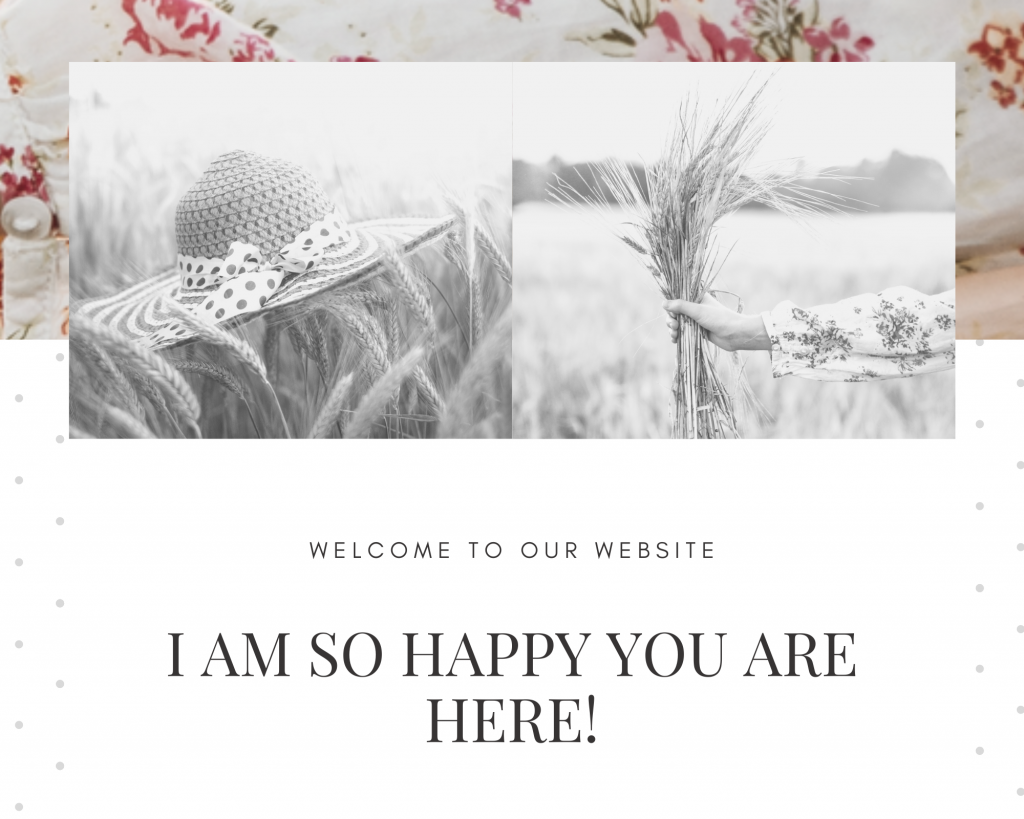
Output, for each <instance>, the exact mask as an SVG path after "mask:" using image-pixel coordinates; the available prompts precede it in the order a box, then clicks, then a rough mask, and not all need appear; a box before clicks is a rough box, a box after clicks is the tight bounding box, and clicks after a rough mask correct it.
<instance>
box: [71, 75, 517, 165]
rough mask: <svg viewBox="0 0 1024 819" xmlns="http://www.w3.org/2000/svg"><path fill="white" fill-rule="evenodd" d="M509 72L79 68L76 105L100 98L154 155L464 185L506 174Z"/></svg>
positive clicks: (115, 120)
mask: <svg viewBox="0 0 1024 819" xmlns="http://www.w3.org/2000/svg"><path fill="white" fill-rule="evenodd" d="M510 86H511V66H509V65H507V64H480V65H474V66H473V67H472V69H471V70H470V69H467V68H466V67H465V66H462V65H457V64H444V63H442V64H431V63H424V64H417V65H415V66H412V65H403V64H399V63H395V64H390V63H359V64H356V63H263V64H260V63H252V64H242V63H204V64H199V63H173V64H168V63H72V65H71V96H72V98H73V99H83V98H88V97H90V96H92V94H93V93H98V94H99V95H100V96H101V97H102V98H103V99H104V100H105V101H106V102H107V103H108V104H109V106H110V108H109V110H110V111H111V114H112V115H111V117H110V118H109V119H111V120H112V121H113V123H114V124H115V125H116V127H117V128H119V129H120V130H122V131H129V132H131V133H132V134H133V135H134V136H135V137H137V141H138V142H140V144H143V145H144V146H145V148H146V149H147V150H149V151H150V152H152V153H163V154H164V155H167V156H170V155H173V152H174V151H175V150H177V149H179V148H180V146H181V145H182V144H183V143H191V144H195V145H201V146H202V147H203V148H204V149H209V150H210V151H212V152H213V153H219V152H221V151H229V150H233V149H235V148H238V149H242V150H251V151H256V152H259V153H264V154H268V155H272V156H278V157H282V158H293V159H295V160H296V161H301V159H302V158H303V157H306V156H309V155H310V154H315V153H318V152H319V153H321V154H324V155H333V157H334V158H335V159H336V160H337V161H338V163H339V164H340V165H346V164H350V165H358V166H360V168H361V169H362V170H368V169H370V168H373V167H375V168H378V169H380V170H382V171H386V172H387V173H388V174H389V175H391V176H397V175H401V174H416V175H417V176H419V177H423V176H431V177H432V178H436V179H438V180H440V181H444V182H454V183H459V184H461V183H462V182H464V181H467V178H472V177H480V178H483V179H487V180H490V179H493V178H494V177H495V175H497V174H501V175H507V174H508V171H509V157H510V156H511V126H510V119H511V106H510V90H509V89H510Z"/></svg>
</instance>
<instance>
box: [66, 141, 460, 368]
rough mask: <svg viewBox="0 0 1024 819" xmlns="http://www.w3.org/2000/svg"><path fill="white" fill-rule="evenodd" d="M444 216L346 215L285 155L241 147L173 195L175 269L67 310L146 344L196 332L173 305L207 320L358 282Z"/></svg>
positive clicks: (230, 319) (417, 244)
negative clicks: (351, 218)
mask: <svg viewBox="0 0 1024 819" xmlns="http://www.w3.org/2000/svg"><path fill="white" fill-rule="evenodd" d="M453 223H454V219H453V218H452V217H443V218H417V217H405V218H393V219H377V220H373V221H369V222H356V223H352V224H346V223H345V221H344V220H343V219H342V217H341V215H340V214H339V213H338V211H337V209H336V208H335V206H334V205H333V204H332V203H331V201H330V200H329V199H328V198H327V194H326V193H324V190H323V188H322V187H321V186H320V185H319V184H318V183H317V182H316V180H315V179H313V177H312V176H310V175H309V174H308V173H307V172H306V171H304V170H303V169H302V168H300V167H298V166H297V165H294V164H292V163H291V162H286V161H284V160H280V159H270V158H268V157H264V156H260V155H258V154H253V153H247V152H245V151H232V152H231V153H229V154H224V155H223V156H221V157H219V158H217V159H215V160H214V161H213V162H212V163H211V164H210V167H209V168H207V169H206V172H205V173H204V174H203V176H202V178H201V179H200V180H199V181H198V182H196V184H195V185H193V186H192V187H191V188H190V189H189V190H188V192H187V193H186V194H185V195H184V196H183V197H182V198H181V201H180V202H179V203H178V208H177V211H176V212H175V215H174V228H175V236H176V239H177V244H178V263H177V266H176V269H175V270H174V271H173V272H171V273H168V274H165V275H162V276H158V277H156V278H153V279H150V280H148V281H144V282H142V283H140V284H138V285H135V286H134V287H132V288H129V289H128V290H125V291H123V292H121V293H117V294H115V295H113V296H109V297H107V298H101V299H94V300H92V301H89V302H85V303H83V304H81V305H80V306H79V307H78V308H77V309H76V310H75V315H82V316H86V317H87V318H90V319H92V320H93V321H97V322H100V323H102V324H106V325H109V326H112V327H114V328H116V329H117V330H119V331H120V332H122V333H124V334H125V335H127V336H129V337H131V338H132V339H134V340H136V341H138V342H140V343H142V344H144V345H145V346H148V347H152V348H161V347H170V346H173V345H176V344H181V343H184V342H186V341H190V340H192V339H193V338H195V336H196V333H195V332H194V331H193V330H191V329H190V328H188V327H186V326H185V325H184V324H182V323H181V321H180V319H178V318H176V317H175V315H174V312H175V311H174V309H173V307H172V306H170V305H171V304H176V305H178V306H179V307H181V308H184V309H186V310H189V311H190V312H192V313H193V314H194V315H195V316H197V317H199V318H200V319H202V320H203V321H206V322H208V323H210V324H225V323H241V322H243V321H245V320H247V319H249V318H252V317H254V316H255V315H257V314H260V313H265V312H266V311H268V310H272V309H274V308H277V307H281V306H283V305H286V304H292V303H294V302H297V301H300V300H302V299H306V298H309V297H310V296H314V295H316V294H318V293H322V292H323V291H325V290H327V289H328V288H331V287H335V286H338V285H340V284H353V283H355V282H360V281H364V280H365V279H367V278H369V277H371V276H373V275H374V274H376V273H378V272H380V271H381V269H382V267H383V265H382V260H383V258H384V256H385V254H386V253H387V252H388V250H389V249H391V248H393V249H394V250H396V251H397V252H398V253H400V254H408V253H412V252H414V251H416V250H418V249H419V248H422V247H425V246H426V245H428V244H430V243H431V242H434V241H436V240H438V239H440V238H441V237H443V236H444V235H445V234H446V233H447V232H448V231H449V230H450V229H451V227H452V225H453Z"/></svg>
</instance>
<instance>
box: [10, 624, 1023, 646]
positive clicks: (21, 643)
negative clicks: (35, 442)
mask: <svg viewBox="0 0 1024 819" xmlns="http://www.w3.org/2000/svg"><path fill="white" fill-rule="evenodd" d="M1017 631H1024V628H1021V627H1020V626H1017ZM23 645H25V644H24V643H23V642H21V640H15V641H14V647H15V648H21V647H22V646H23Z"/></svg>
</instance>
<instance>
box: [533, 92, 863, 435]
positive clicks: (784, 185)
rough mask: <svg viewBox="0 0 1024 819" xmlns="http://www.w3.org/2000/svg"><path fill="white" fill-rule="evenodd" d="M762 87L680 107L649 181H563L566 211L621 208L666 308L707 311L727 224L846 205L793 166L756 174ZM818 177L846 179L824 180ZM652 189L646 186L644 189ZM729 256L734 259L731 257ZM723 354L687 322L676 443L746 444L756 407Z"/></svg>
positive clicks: (617, 165)
mask: <svg viewBox="0 0 1024 819" xmlns="http://www.w3.org/2000/svg"><path fill="white" fill-rule="evenodd" d="M766 85H767V83H765V84H763V85H761V87H760V88H757V89H756V90H755V91H754V92H753V93H752V94H750V95H749V98H748V99H747V100H746V102H743V98H744V97H745V96H747V93H748V87H747V86H744V87H743V88H741V89H740V90H739V91H737V92H736V93H735V94H733V95H732V96H731V97H730V98H729V99H728V100H726V101H725V103H724V104H716V106H715V107H714V108H713V110H711V111H707V110H705V108H704V107H703V106H702V103H703V101H702V100H701V99H700V98H699V96H698V95H694V96H691V97H689V98H688V99H686V100H685V101H684V102H683V103H682V105H681V106H680V108H679V115H678V118H677V120H676V122H675V126H674V128H673V130H672V132H671V134H670V136H669V138H668V141H667V143H666V145H665V148H664V150H663V152H662V155H661V157H660V158H659V159H658V160H657V161H655V162H651V163H646V162H645V163H644V164H643V169H644V176H645V179H643V180H642V179H640V178H638V176H637V174H636V172H635V171H634V169H633V167H632V166H631V165H630V164H629V163H627V162H625V161H623V160H618V159H612V160H607V161H605V162H603V163H601V164H600V165H598V166H597V167H596V168H595V182H596V184H590V183H587V182H586V180H584V186H585V189H586V190H585V192H584V193H582V194H581V193H580V192H579V188H578V184H572V182H573V181H567V180H562V179H559V180H558V181H557V182H556V184H555V187H554V190H553V191H552V193H553V196H554V198H555V199H556V200H557V201H560V202H561V203H563V204H567V205H576V204H579V203H580V202H583V203H585V204H587V205H591V206H596V209H598V210H604V211H605V214H604V215H605V217H606V218H605V219H604V220H602V222H603V224H605V225H607V215H608V214H610V211H609V210H608V206H609V205H612V206H617V207H618V208H621V209H622V212H623V213H624V219H623V220H622V221H621V223H620V224H618V225H617V226H616V227H615V232H616V235H617V236H618V237H619V239H621V240H622V241H623V242H624V243H625V244H626V246H627V247H628V248H629V249H630V250H631V251H632V252H633V254H634V255H635V256H636V257H637V259H638V260H639V261H640V262H641V263H642V264H643V265H644V267H646V268H647V270H648V271H649V272H650V273H651V275H652V276H653V278H654V281H655V283H656V285H657V286H658V289H659V290H660V291H661V295H662V296H663V297H664V298H665V299H684V300H687V301H692V302H700V301H702V300H703V299H704V298H705V296H707V295H708V293H709V292H711V291H712V285H713V284H714V282H715V279H716V277H717V276H718V273H719V272H720V270H721V268H722V264H723V263H724V261H725V259H724V258H721V254H720V248H719V247H718V244H717V242H716V238H715V226H716V224H717V223H718V222H719V220H721V219H722V217H724V216H726V215H728V214H730V213H732V212H734V211H736V210H737V209H739V208H741V207H743V206H744V205H748V204H753V203H757V204H760V205H765V206H768V207H770V208H773V209H774V210H777V211H779V212H781V213H783V214H786V215H787V216H790V217H792V218H796V219H800V218H802V217H806V216H809V215H811V214H822V213H835V212H838V211H839V210H840V205H841V204H842V202H843V201H845V200H844V199H843V197H839V196H836V195H834V194H828V193H822V192H820V191H816V190H813V189H812V188H809V187H807V186H806V182H807V181H808V178H809V177H812V176H814V175H809V174H806V173H804V172H802V171H798V170H795V169H794V168H795V163H792V162H791V161H786V162H778V163H774V164H771V165H767V166H759V167H754V166H753V165H752V160H753V157H754V155H755V154H756V153H757V151H758V148H759V147H760V145H761V142H762V141H763V139H764V137H765V136H766V134H767V133H768V128H769V123H768V122H767V120H766V118H765V117H764V115H763V111H762V95H763V93H764V90H765V87H766ZM816 176H817V177H819V178H822V177H826V178H830V179H843V178H844V177H838V176H835V175H834V174H831V173H828V172H824V173H821V174H818V175H816ZM645 182H646V184H645ZM726 255H727V254H726ZM717 352H718V350H717V348H716V347H715V346H714V345H713V344H711V342H710V341H709V340H708V338H707V334H706V333H705V332H704V331H703V330H702V329H701V328H700V327H699V326H698V325H697V324H696V323H695V322H693V321H692V320H690V319H686V318H684V319H681V325H680V333H679V340H678V342H677V345H676V375H675V379H674V382H673V385H672V405H673V412H672V435H673V437H676V438H724V437H738V436H739V428H738V423H737V409H738V408H737V403H738V402H739V401H743V400H745V399H751V400H753V401H754V402H756V398H754V397H753V394H752V393H751V392H750V390H749V386H748V385H747V384H746V381H745V379H744V377H743V374H742V370H740V371H738V372H737V373H736V379H735V381H736V387H735V388H734V389H733V390H729V389H727V388H726V387H725V384H724V382H723V380H722V378H721V377H720V375H719V373H718V369H717V367H716V358H717Z"/></svg>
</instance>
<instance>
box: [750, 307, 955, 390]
mask: <svg viewBox="0 0 1024 819" xmlns="http://www.w3.org/2000/svg"><path fill="white" fill-rule="evenodd" d="M955 314H956V301H955V291H953V290H950V291H948V292H946V293H940V294H939V295H937V296H926V295H923V294H921V293H919V292H917V291H916V290H912V289H911V288H909V287H893V288H890V289H888V290H883V291H882V292H880V293H866V294H864V295H860V296H854V297H852V298H849V299H844V300H843V301H840V302H836V303H835V304H824V305H820V306H818V307H812V308H809V309H804V308H801V307H797V306H796V305H795V304H793V302H790V301H784V302H782V303H781V304H779V305H778V306H776V307H775V308H774V309H773V310H770V311H768V312H765V313H762V314H761V318H762V320H763V321H764V327H765V330H766V331H767V333H768V338H769V339H770V340H771V357H772V375H773V376H774V377H775V378H781V377H782V376H784V375H797V376H800V377H801V378H810V379H814V380H816V381H874V380H878V379H883V378H904V377H906V376H910V375H920V374H922V373H927V372H935V371H938V370H946V369H950V368H952V367H953V365H954V361H955V343H956V342H955V338H956V319H955Z"/></svg>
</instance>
